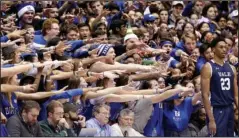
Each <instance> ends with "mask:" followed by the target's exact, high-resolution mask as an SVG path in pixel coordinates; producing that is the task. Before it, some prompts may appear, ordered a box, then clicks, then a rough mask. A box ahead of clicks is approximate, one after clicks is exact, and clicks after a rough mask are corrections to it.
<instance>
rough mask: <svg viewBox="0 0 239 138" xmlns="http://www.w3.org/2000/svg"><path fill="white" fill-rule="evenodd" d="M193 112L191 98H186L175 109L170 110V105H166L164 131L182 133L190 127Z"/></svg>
mask: <svg viewBox="0 0 239 138" xmlns="http://www.w3.org/2000/svg"><path fill="white" fill-rule="evenodd" d="M192 111H193V105H192V98H191V97H187V98H185V99H184V100H183V101H182V103H181V104H180V105H177V106H174V107H173V109H170V106H169V104H164V119H163V120H164V129H165V130H168V131H176V132H182V131H183V130H185V129H186V128H187V127H188V122H189V119H190V117H191V114H192ZM165 136H166V135H165ZM166 137H167V136H166Z"/></svg>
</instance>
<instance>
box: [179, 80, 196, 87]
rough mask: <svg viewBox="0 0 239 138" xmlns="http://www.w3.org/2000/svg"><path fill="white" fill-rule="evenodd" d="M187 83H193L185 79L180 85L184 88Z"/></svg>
mask: <svg viewBox="0 0 239 138" xmlns="http://www.w3.org/2000/svg"><path fill="white" fill-rule="evenodd" d="M188 83H193V82H192V81H191V80H186V79H185V80H183V81H182V83H181V84H182V86H184V87H186V86H187V84H188ZM193 85H194V84H193Z"/></svg>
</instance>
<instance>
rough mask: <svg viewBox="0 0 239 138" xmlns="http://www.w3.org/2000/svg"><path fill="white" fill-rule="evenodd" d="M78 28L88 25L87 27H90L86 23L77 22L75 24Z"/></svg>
mask: <svg viewBox="0 0 239 138" xmlns="http://www.w3.org/2000/svg"><path fill="white" fill-rule="evenodd" d="M77 27H78V28H79V29H80V28H81V27H89V29H90V26H89V25H88V24H86V23H80V24H78V26H77Z"/></svg>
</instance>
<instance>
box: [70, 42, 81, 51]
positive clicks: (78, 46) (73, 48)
mask: <svg viewBox="0 0 239 138" xmlns="http://www.w3.org/2000/svg"><path fill="white" fill-rule="evenodd" d="M68 44H70V45H71V48H70V49H69V51H75V50H76V49H78V48H80V47H82V46H83V45H84V42H83V41H82V40H76V41H69V42H68Z"/></svg>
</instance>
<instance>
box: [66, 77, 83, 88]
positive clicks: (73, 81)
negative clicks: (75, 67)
mask: <svg viewBox="0 0 239 138" xmlns="http://www.w3.org/2000/svg"><path fill="white" fill-rule="evenodd" d="M80 82H81V81H80V77H79V76H78V75H76V74H75V75H73V76H72V77H71V78H70V79H69V80H68V88H67V89H68V90H70V89H78V88H79V84H80Z"/></svg>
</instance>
